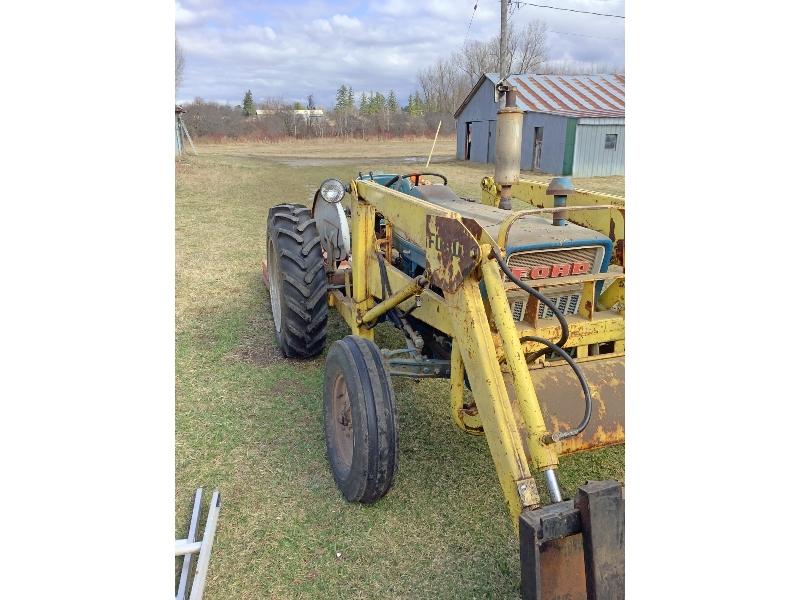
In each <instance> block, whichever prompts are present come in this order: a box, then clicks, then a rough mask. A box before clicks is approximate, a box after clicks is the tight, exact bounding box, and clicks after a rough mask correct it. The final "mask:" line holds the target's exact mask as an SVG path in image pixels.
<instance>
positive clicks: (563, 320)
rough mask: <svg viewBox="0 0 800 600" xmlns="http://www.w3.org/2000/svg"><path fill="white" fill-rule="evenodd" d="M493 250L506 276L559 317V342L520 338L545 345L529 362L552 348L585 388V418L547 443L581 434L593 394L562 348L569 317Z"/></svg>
mask: <svg viewBox="0 0 800 600" xmlns="http://www.w3.org/2000/svg"><path fill="white" fill-rule="evenodd" d="M492 252H493V253H494V257H495V258H496V259H497V264H498V265H500V269H501V270H502V271H503V273H505V274H506V276H507V277H508V278H509V279H510V280H511V281H513V282H514V283H515V284H516V285H517V286H519V287H520V288H521V289H523V290H525V291H526V292H528V294H530V295H531V296H533V297H534V298H536V299H537V300H539V301H540V302H541V303H542V304H544V305H545V306H546V307H547V308H549V309H550V310H551V311H553V315H555V317H556V318H557V319H558V322H559V324H560V325H561V337H560V338H559V340H558V341H557V342H551V341H550V340H546V339H544V338H540V337H537V336H535V335H526V336H524V337H522V338H521V339H520V342H536V343H537V344H542V345H543V346H544V348H542V349H541V350H539V351H538V352H536V353H535V354H534V355H533V356H532V357H531V358H530V359H528V362H532V361H534V360H536V359H537V358H539V357H540V356H542V355H544V354H545V353H546V352H547V350H548V349H550V350H551V351H553V352H555V353H556V354H558V355H559V356H560V357H561V358H563V359H564V360H565V361H566V363H567V364H568V365H569V366H570V368H571V369H572V371H573V372H574V373H575V376H576V377H577V378H578V382H579V383H580V384H581V388H582V389H583V399H584V404H585V407H586V408H585V409H584V413H583V419H581V422H580V423H579V424H578V426H577V427H575V428H573V429H569V430H567V431H560V432H559V431H557V432H555V433H552V434H548V435H547V436H546V437H545V440H544V441H545V443H552V442H558V441H561V440H565V439H568V438H571V437H575V436H576V435H579V434H580V433H581V432H583V430H584V429H586V427H587V426H588V425H589V419H591V418H592V394H591V392H590V391H589V384H588V383H586V378H585V377H584V376H583V372H582V371H581V370H580V367H578V365H577V363H576V362H575V360H574V359H573V358H572V357H571V356H570V355H569V352H567V351H566V350H564V348H562V346H563V345H564V344H565V343H566V341H567V338H568V337H569V324H568V323H567V319H566V317H564V314H563V313H562V312H561V311H560V310H558V307H557V306H556V305H555V304H554V303H553V302H552V301H551V300H550V299H549V298H547V297H546V296H545V295H544V294H542V293H541V292H540V291H539V290H536V289H534V288H532V287H531V286H529V285H527V284H525V283H524V282H522V281H521V280H520V279H519V277H517V276H516V275H514V274H513V273H512V272H511V269H510V268H509V266H508V263H506V261H505V260H503V258H502V255H501V253H500V248H498V247H497V245H495V244H492Z"/></svg>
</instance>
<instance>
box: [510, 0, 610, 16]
mask: <svg viewBox="0 0 800 600" xmlns="http://www.w3.org/2000/svg"><path fill="white" fill-rule="evenodd" d="M500 1H501V2H503V1H504V0H500ZM510 3H511V4H516V5H517V6H519V5H520V4H524V5H525V6H535V7H536V8H549V9H551V10H563V11H566V12H574V13H581V14H582V15H595V16H598V17H613V18H615V19H624V18H625V17H624V16H622V15H610V14H608V13H598V12H591V11H588V10H577V9H575V8H562V7H560V6H548V5H547V4H533V3H532V2H517V0H510Z"/></svg>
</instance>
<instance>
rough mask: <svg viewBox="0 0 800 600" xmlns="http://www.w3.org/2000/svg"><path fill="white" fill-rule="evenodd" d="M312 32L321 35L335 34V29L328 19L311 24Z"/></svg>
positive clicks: (317, 20) (316, 20) (314, 21)
mask: <svg viewBox="0 0 800 600" xmlns="http://www.w3.org/2000/svg"><path fill="white" fill-rule="evenodd" d="M311 30H312V31H317V32H319V33H333V27H331V24H330V22H329V21H328V20H327V19H314V20H313V21H312V22H311Z"/></svg>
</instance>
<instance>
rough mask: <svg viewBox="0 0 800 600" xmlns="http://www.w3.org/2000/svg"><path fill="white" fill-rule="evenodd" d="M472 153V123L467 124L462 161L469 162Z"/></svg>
mask: <svg viewBox="0 0 800 600" xmlns="http://www.w3.org/2000/svg"><path fill="white" fill-rule="evenodd" d="M471 151H472V123H471V122H470V123H467V131H466V134H465V135H464V160H469V156H470V153H471Z"/></svg>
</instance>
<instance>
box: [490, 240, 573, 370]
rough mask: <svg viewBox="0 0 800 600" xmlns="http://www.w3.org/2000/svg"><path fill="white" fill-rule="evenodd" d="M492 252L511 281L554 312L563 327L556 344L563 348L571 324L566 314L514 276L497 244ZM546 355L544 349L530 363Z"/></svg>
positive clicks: (532, 357)
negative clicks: (568, 322)
mask: <svg viewBox="0 0 800 600" xmlns="http://www.w3.org/2000/svg"><path fill="white" fill-rule="evenodd" d="M492 252H493V253H494V257H495V258H496V259H497V264H499V265H500V269H501V270H502V271H503V273H505V274H506V277H508V278H509V279H510V280H511V281H513V282H514V283H515V284H517V286H518V287H520V288H521V289H523V290H525V291H526V292H528V294H530V295H531V296H533V297H534V298H536V299H537V300H538V301H539V302H541V303H542V304H544V305H545V306H546V307H547V308H549V309H550V310H551V311H553V315H555V317H556V319H558V323H559V325H560V326H561V337H560V338H559V340H558V341H557V342H556V346H558V347H559V348H561V347H562V346H563V345H564V344H566V343H567V338H568V337H569V324H567V319H566V318H565V317H564V314H563V313H562V312H561V311H560V310H558V307H557V306H556V305H555V303H553V301H552V300H550V298H548V297H547V296H545V295H544V294H542V293H541V292H540V291H539V290H536V289H534V288H532V287H531V286H529V285H527V284H526V283H524V282H523V281H522V280H521V279H520V278H519V277H517V276H516V275H514V273H512V272H511V268H510V267H509V266H508V263H507V262H506V261H504V260H503V256H502V254H501V253H500V248H498V247H497V245H496V244H492ZM551 343H552V342H551ZM545 353H547V348H542V349H541V350H539V351H538V352H536V353H535V354H534V355H533V356H531V357H530V358H529V359H528V362H533V361H535V360H536V359H537V358H539V357H540V356H543V355H544V354H545Z"/></svg>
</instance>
